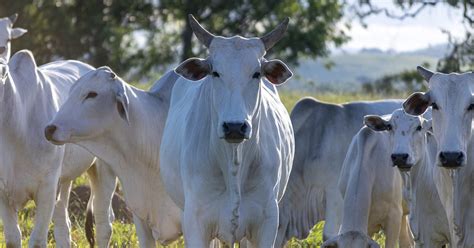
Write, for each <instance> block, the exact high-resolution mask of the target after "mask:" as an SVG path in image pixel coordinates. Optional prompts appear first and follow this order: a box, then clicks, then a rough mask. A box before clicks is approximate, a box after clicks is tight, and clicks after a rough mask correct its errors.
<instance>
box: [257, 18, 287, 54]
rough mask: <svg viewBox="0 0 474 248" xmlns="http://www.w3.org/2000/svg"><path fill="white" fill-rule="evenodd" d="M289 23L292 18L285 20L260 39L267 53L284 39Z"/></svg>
mask: <svg viewBox="0 0 474 248" xmlns="http://www.w3.org/2000/svg"><path fill="white" fill-rule="evenodd" d="M289 22H290V18H288V17H287V18H285V20H283V21H282V22H281V23H280V24H279V25H278V26H277V27H276V28H275V29H273V30H272V31H271V32H270V33H268V34H266V35H264V36H262V37H261V38H260V40H261V41H262V42H263V45H264V46H265V50H266V51H268V50H270V48H272V47H273V46H274V45H275V44H276V43H277V42H278V41H279V40H280V39H281V38H282V37H283V35H284V34H285V32H286V29H287V28H288V23H289Z"/></svg>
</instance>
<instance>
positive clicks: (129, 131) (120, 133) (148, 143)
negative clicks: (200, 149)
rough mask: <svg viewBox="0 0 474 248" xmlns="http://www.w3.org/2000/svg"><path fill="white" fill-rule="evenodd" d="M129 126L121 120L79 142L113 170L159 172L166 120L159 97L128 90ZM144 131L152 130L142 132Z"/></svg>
mask: <svg viewBox="0 0 474 248" xmlns="http://www.w3.org/2000/svg"><path fill="white" fill-rule="evenodd" d="M125 86H126V87H125V91H126V94H127V95H128V98H129V105H128V107H129V110H128V113H129V123H130V124H128V123H127V122H126V121H125V120H122V119H120V120H119V121H118V122H116V123H115V124H114V125H113V126H112V127H111V128H108V129H107V130H106V131H105V132H104V133H103V134H101V135H100V136H99V137H97V138H93V139H92V140H90V141H83V142H80V143H82V144H83V146H84V147H85V148H86V149H88V150H90V151H91V152H93V153H95V154H96V155H97V156H98V157H100V158H102V159H103V160H104V161H105V162H107V163H108V164H111V165H112V166H114V165H117V166H119V167H117V168H119V169H121V170H124V171H128V170H129V169H130V167H131V166H144V167H145V166H146V167H147V168H152V169H156V170H158V169H159V143H160V140H161V136H162V132H163V125H164V124H162V123H164V121H163V120H162V118H165V117H164V116H163V115H164V113H163V112H166V111H161V108H160V107H159V105H160V104H162V103H161V101H160V100H159V98H158V97H156V96H153V95H151V94H149V93H148V92H144V91H141V90H138V89H135V88H131V87H127V85H125ZM144 130H152V131H151V132H145V131H144Z"/></svg>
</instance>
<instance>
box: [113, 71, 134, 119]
mask: <svg viewBox="0 0 474 248" xmlns="http://www.w3.org/2000/svg"><path fill="white" fill-rule="evenodd" d="M116 81H117V86H118V87H117V91H116V92H115V100H116V102H117V111H118V113H119V115H120V117H122V119H124V120H125V121H126V122H127V123H128V124H130V122H129V119H128V96H127V93H126V92H125V86H124V85H123V82H120V81H119V80H116Z"/></svg>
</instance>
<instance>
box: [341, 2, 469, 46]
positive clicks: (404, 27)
mask: <svg viewBox="0 0 474 248" xmlns="http://www.w3.org/2000/svg"><path fill="white" fill-rule="evenodd" d="M373 4H374V5H376V6H380V7H383V6H385V7H388V8H390V9H391V10H392V12H393V11H396V10H397V9H396V8H394V7H393V2H392V0H376V1H373ZM366 23H367V25H368V26H367V28H364V27H362V26H361V25H360V24H359V22H358V21H353V22H352V28H351V30H350V31H349V33H348V34H349V35H350V36H351V37H352V39H351V41H349V42H348V43H346V44H344V45H343V47H342V49H343V50H349V51H351V50H359V49H361V48H379V49H382V50H390V49H393V50H396V51H410V50H417V49H420V48H425V47H428V46H430V45H436V44H441V43H446V42H447V35H446V34H443V33H442V31H441V30H442V29H447V30H450V31H451V33H452V34H453V35H454V36H457V37H458V38H460V37H463V35H464V33H465V32H464V30H465V28H466V27H465V25H464V24H463V23H462V11H461V10H460V9H454V8H452V7H448V6H446V4H438V5H436V6H435V7H431V6H428V7H426V8H425V9H423V10H422V12H420V13H419V14H418V16H417V17H415V18H406V19H404V20H402V21H400V20H397V19H391V18H388V17H386V16H385V14H379V15H377V16H370V17H368V18H367V19H366Z"/></svg>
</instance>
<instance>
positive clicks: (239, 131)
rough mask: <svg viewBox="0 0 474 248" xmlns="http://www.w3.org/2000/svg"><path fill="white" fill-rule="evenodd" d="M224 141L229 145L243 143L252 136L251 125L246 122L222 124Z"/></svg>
mask: <svg viewBox="0 0 474 248" xmlns="http://www.w3.org/2000/svg"><path fill="white" fill-rule="evenodd" d="M222 131H223V133H224V139H225V140H226V141H227V142H229V143H241V142H242V141H244V139H248V138H249V135H250V125H249V124H247V123H246V122H224V123H223V124H222Z"/></svg>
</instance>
